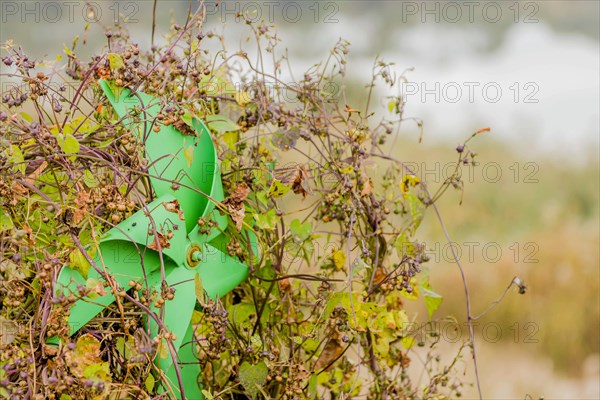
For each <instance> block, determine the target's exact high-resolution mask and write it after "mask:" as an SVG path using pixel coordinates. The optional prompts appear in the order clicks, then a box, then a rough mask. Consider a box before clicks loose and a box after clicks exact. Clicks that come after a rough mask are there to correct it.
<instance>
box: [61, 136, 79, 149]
mask: <svg viewBox="0 0 600 400" xmlns="http://www.w3.org/2000/svg"><path fill="white" fill-rule="evenodd" d="M59 145H60V147H61V148H62V150H63V151H64V152H65V154H77V153H79V142H78V141H77V139H75V136H73V135H65V137H64V139H63V141H62V145H61V142H60V141H59Z"/></svg>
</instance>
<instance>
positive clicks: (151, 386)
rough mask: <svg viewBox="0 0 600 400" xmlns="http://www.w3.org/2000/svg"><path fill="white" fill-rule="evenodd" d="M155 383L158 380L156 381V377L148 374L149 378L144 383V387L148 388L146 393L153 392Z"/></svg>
mask: <svg viewBox="0 0 600 400" xmlns="http://www.w3.org/2000/svg"><path fill="white" fill-rule="evenodd" d="M155 383H156V380H155V379H154V376H152V374H148V377H147V378H146V380H145V381H144V386H145V387H146V391H147V392H148V393H150V392H152V389H154V384H155Z"/></svg>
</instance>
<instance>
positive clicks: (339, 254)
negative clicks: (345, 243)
mask: <svg viewBox="0 0 600 400" xmlns="http://www.w3.org/2000/svg"><path fill="white" fill-rule="evenodd" d="M331 258H332V259H333V265H334V266H335V269H337V270H338V271H339V270H341V269H343V268H344V266H345V265H346V253H345V252H343V251H342V250H336V251H335V252H334V253H333V256H332V257H331Z"/></svg>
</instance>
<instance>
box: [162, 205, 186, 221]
mask: <svg viewBox="0 0 600 400" xmlns="http://www.w3.org/2000/svg"><path fill="white" fill-rule="evenodd" d="M162 204H163V207H165V210H167V211H168V212H172V213H177V217H179V219H180V220H182V221H184V218H183V211H181V207H180V206H179V201H177V200H173V201H169V202H163V203H162Z"/></svg>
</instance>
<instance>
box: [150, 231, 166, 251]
mask: <svg viewBox="0 0 600 400" xmlns="http://www.w3.org/2000/svg"><path fill="white" fill-rule="evenodd" d="M159 243H160V247H161V249H163V250H164V249H168V248H169V247H171V244H170V243H169V239H167V235H163V234H162V233H160V232H156V235H154V240H153V241H152V243H150V244H149V245H148V248H149V249H151V250H154V251H158V245H159Z"/></svg>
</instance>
